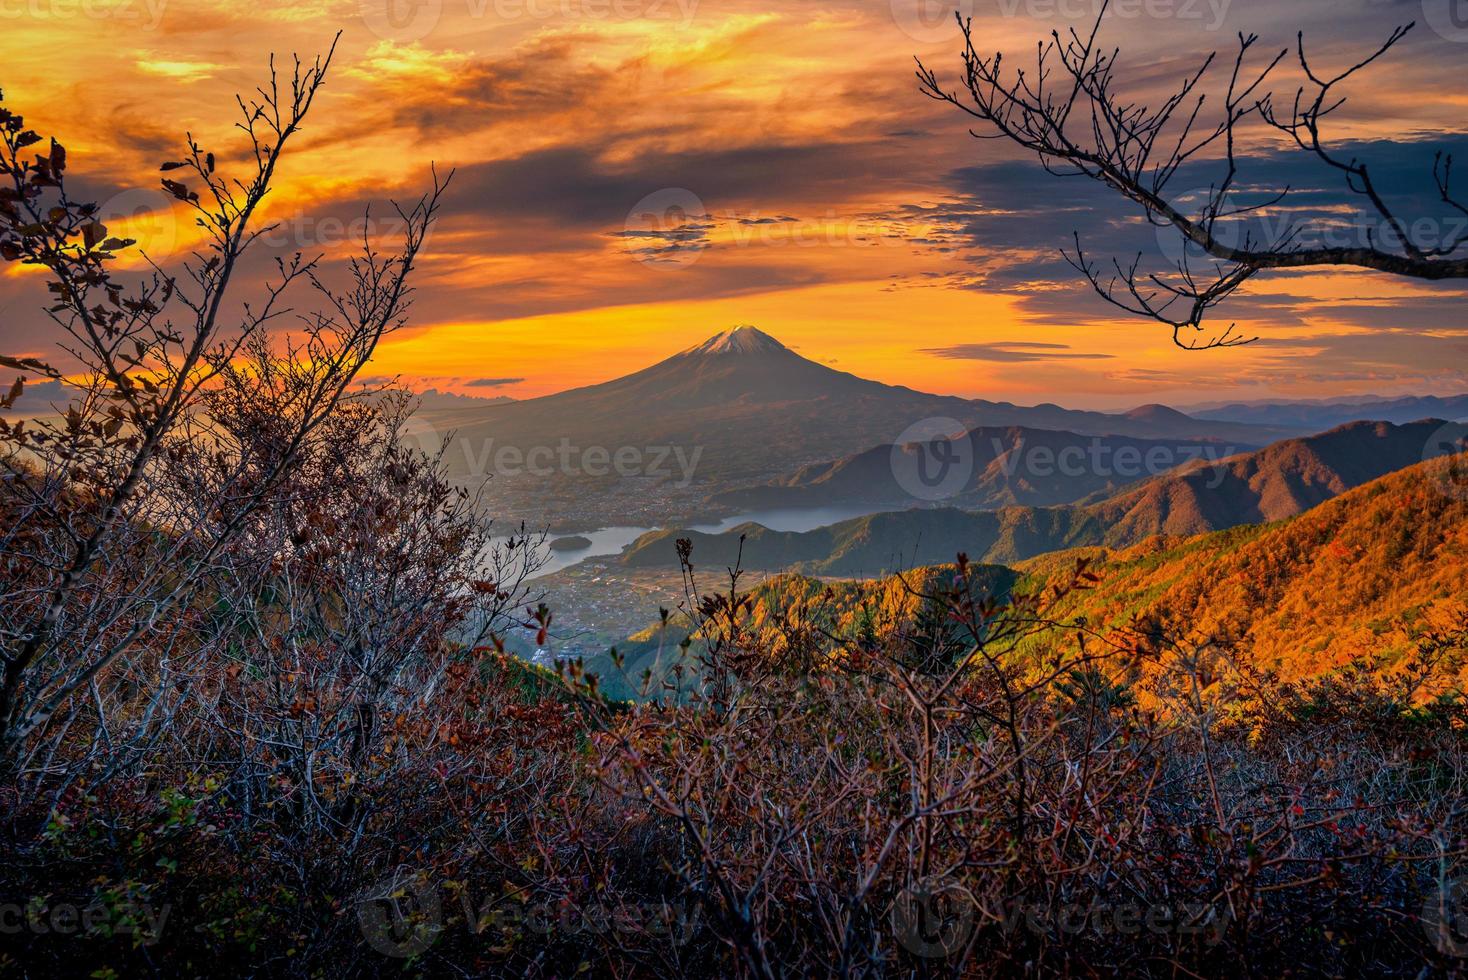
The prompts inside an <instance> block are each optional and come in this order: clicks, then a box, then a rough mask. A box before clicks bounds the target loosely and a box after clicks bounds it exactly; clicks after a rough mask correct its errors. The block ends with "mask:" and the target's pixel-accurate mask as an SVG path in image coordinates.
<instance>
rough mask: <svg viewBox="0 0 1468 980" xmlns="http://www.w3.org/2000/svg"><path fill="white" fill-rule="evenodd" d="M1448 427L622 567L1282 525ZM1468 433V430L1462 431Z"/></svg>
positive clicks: (663, 549)
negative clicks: (1075, 499) (1023, 502)
mask: <svg viewBox="0 0 1468 980" xmlns="http://www.w3.org/2000/svg"><path fill="white" fill-rule="evenodd" d="M1443 425H1444V423H1443V422H1441V421H1439V420H1427V421H1421V422H1414V423H1410V424H1407V425H1393V424H1391V423H1388V422H1357V423H1352V424H1349V425H1345V426H1341V427H1339V428H1336V429H1333V430H1331V431H1329V432H1325V433H1321V434H1319V435H1315V436H1309V437H1305V438H1298V439H1289V440H1284V441H1282V442H1279V443H1276V444H1273V445H1270V446H1268V447H1266V448H1264V449H1262V450H1258V451H1255V452H1252V453H1245V454H1241V455H1238V456H1234V457H1230V458H1228V459H1225V460H1221V461H1218V462H1211V463H1210V462H1197V463H1194V464H1191V465H1190V466H1186V467H1184V468H1183V469H1181V470H1180V471H1178V472H1175V473H1170V474H1164V475H1162V476H1157V477H1152V478H1149V479H1146V480H1143V481H1140V482H1138V483H1135V484H1133V485H1131V486H1129V487H1126V488H1123V489H1121V490H1120V491H1117V492H1110V493H1103V494H1098V495H1096V496H1095V497H1093V498H1091V499H1088V500H1086V501H1083V502H1081V503H1079V504H1076V505H1070V506H1060V507H1006V508H1001V509H999V510H990V511H978V512H975V511H966V510H959V509H956V508H951V507H945V508H939V509H913V510H905V511H899V512H888V513H879V514H872V515H869V516H866V517H860V518H856V519H853V520H848V521H842V522H840V523H837V524H832V525H830V526H828V527H822V528H817V529H815V530H813V531H806V532H776V531H770V530H769V529H767V528H764V527H761V526H759V525H757V524H746V525H743V526H740V527H737V528H734V529H732V530H730V531H726V532H724V533H722V534H707V533H701V532H696V531H688V530H664V531H654V532H650V533H648V534H645V535H643V536H642V537H640V538H638V539H637V541H635V542H633V544H632V545H631V546H629V547H628V549H627V550H626V551H625V552H624V553H623V555H622V557H621V561H622V563H623V564H625V565H629V566H636V567H675V566H676V561H677V559H676V557H675V555H674V548H673V545H674V541H675V540H676V539H677V538H680V537H682V538H688V539H690V540H691V541H692V542H693V560H694V562H695V564H696V565H702V566H703V567H705V568H708V567H721V566H725V565H729V564H732V563H733V562H734V561H735V559H736V557H737V556H739V554H740V540H739V539H740V536H741V535H742V536H743V537H744V542H743V551H742V558H741V559H740V560H741V561H742V563H743V565H744V567H746V568H751V569H763V570H781V569H790V570H796V571H802V572H806V573H809V574H816V575H867V576H870V575H878V574H882V573H884V572H889V571H894V570H898V569H901V568H908V567H915V566H921V565H931V564H937V563H941V562H945V561H951V560H952V559H953V557H954V555H955V554H956V553H957V552H959V551H963V552H966V553H967V554H968V555H969V557H970V558H972V559H973V560H975V561H986V562H1000V563H1008V562H1014V561H1018V560H1022V559H1025V558H1030V557H1033V556H1036V555H1040V554H1043V553H1045V552H1049V551H1055V550H1059V549H1064V548H1074V547H1079V546H1086V545H1105V546H1109V547H1127V546H1130V545H1133V544H1136V543H1137V542H1139V541H1142V540H1145V539H1147V538H1149V537H1152V536H1156V535H1169V536H1184V535H1194V534H1199V533H1203V532H1207V531H1214V530H1219V529H1223V528H1229V527H1235V526H1238V525H1241V524H1255V523H1262V522H1268V521H1277V520H1281V519H1283V518H1287V517H1291V516H1293V515H1296V514H1299V513H1301V512H1303V511H1305V510H1307V509H1309V508H1311V507H1314V506H1316V505H1318V504H1320V503H1322V502H1324V501H1327V500H1330V499H1331V498H1333V497H1336V496H1338V495H1340V494H1342V493H1344V492H1346V491H1348V490H1350V489H1352V488H1354V487H1358V486H1361V485H1363V484H1365V483H1367V482H1370V481H1371V480H1374V479H1377V478H1379V477H1381V476H1384V475H1386V474H1388V473H1392V472H1394V471H1397V470H1400V469H1403V468H1404V467H1408V466H1411V465H1413V464H1415V463H1420V462H1421V461H1422V460H1423V459H1424V458H1425V457H1433V456H1438V455H1442V454H1444V453H1445V452H1447V451H1448V449H1449V447H1450V445H1452V441H1451V440H1450V439H1446V438H1441V436H1442V427H1443ZM1454 431H1456V432H1458V438H1460V439H1461V438H1464V437H1465V436H1468V426H1465V427H1460V429H1457V430H1454Z"/></svg>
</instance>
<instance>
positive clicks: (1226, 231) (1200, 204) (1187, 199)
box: [1154, 187, 1269, 268]
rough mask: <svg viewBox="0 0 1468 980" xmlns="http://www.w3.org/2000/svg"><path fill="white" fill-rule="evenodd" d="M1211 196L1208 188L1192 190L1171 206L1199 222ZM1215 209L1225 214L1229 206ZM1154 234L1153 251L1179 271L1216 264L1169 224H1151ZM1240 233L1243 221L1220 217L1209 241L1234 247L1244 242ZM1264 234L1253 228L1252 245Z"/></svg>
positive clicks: (1202, 250) (1242, 230) (1201, 249)
mask: <svg viewBox="0 0 1468 980" xmlns="http://www.w3.org/2000/svg"><path fill="white" fill-rule="evenodd" d="M1213 194H1214V189H1213V188H1211V187H1196V188H1194V189H1193V190H1190V191H1187V192H1186V193H1183V194H1179V195H1178V196H1177V197H1174V198H1173V199H1172V205H1173V207H1175V208H1177V209H1178V210H1179V211H1181V212H1182V213H1183V215H1185V216H1186V217H1188V218H1189V219H1191V220H1193V221H1199V220H1201V219H1202V217H1203V212H1204V210H1205V209H1206V208H1207V207H1208V205H1209V202H1210V201H1211V200H1212V197H1213ZM1219 210H1220V211H1221V212H1223V213H1225V214H1227V213H1228V212H1229V211H1230V210H1232V206H1231V205H1230V204H1229V203H1228V202H1225V203H1224V205H1223V206H1222V207H1221V208H1220V209H1219ZM1157 221H1162V219H1161V218H1158V219H1157ZM1154 231H1155V232H1156V237H1157V249H1158V251H1160V252H1161V253H1162V257H1163V258H1165V259H1167V261H1169V262H1171V263H1172V264H1173V265H1175V266H1177V267H1179V268H1182V267H1184V266H1185V265H1186V266H1188V267H1191V268H1197V267H1199V266H1200V265H1206V264H1207V263H1210V262H1217V261H1220V260H1219V259H1217V258H1215V257H1214V256H1213V254H1212V253H1211V252H1209V251H1208V250H1207V249H1205V248H1203V246H1201V245H1199V244H1197V243H1196V242H1194V241H1193V240H1192V239H1191V238H1188V237H1186V236H1185V235H1184V234H1183V233H1182V232H1181V231H1179V230H1178V228H1177V227H1176V226H1175V225H1173V224H1172V223H1171V222H1163V223H1161V224H1157V223H1156V222H1154ZM1244 231H1245V220H1244V219H1243V218H1240V217H1233V218H1223V219H1221V220H1219V221H1217V222H1215V223H1214V225H1213V238H1214V240H1215V241H1217V242H1218V243H1219V244H1220V245H1223V246H1225V247H1227V248H1238V247H1240V246H1241V245H1243V243H1244ZM1268 231H1269V229H1267V228H1260V229H1255V235H1254V237H1255V238H1256V239H1261V241H1260V242H1257V243H1256V244H1261V243H1263V241H1262V237H1261V236H1264V237H1267V234H1268Z"/></svg>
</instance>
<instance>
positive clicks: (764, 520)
mask: <svg viewBox="0 0 1468 980" xmlns="http://www.w3.org/2000/svg"><path fill="white" fill-rule="evenodd" d="M872 512H873V511H872V509H871V508H870V507H800V508H789V507H788V508H783V509H776V510H755V511H749V512H747V513H743V514H735V515H733V516H731V517H725V518H723V519H722V520H719V521H715V522H713V523H704V524H684V525H680V527H687V528H690V529H691V530H694V531H704V532H706V533H709V534H719V533H721V532H723V531H728V530H730V529H731V528H735V527H738V526H739V525H740V524H748V523H751V522H753V523H755V524H760V525H763V526H764V527H767V528H769V529H770V530H771V531H811V530H814V529H815V528H818V527H825V526H826V525H827V524H835V523H837V522H839V521H848V520H851V519H852V518H853V517H864V516H865V515H867V514H870V513H872ZM655 530H657V528H652V527H604V528H599V529H598V530H595V531H577V532H575V534H574V535H573V534H552V535H549V536H548V537H547V538H546V545H545V547H544V551H545V554H546V556H547V560H546V563H545V565H544V566H543V567H541V568H540V569H538V570H537V571H536V573H535V574H534V575H533V576H531V578H539V577H540V576H542V575H549V574H551V573H552V572H559V571H560V570H561V569H563V568H569V567H570V566H572V565H574V564H576V563H577V562H580V561H585V560H586V559H587V558H599V557H605V556H608V555H619V554H621V553H622V549H623V548H625V547H627V546H628V545H629V544H631V543H632V542H633V541H636V540H637V539H638V538H639V537H641V536H642V535H644V534H646V533H647V532H648V531H655ZM569 537H583V538H587V539H589V540H590V541H591V544H589V545H587V546H586V547H584V548H577V549H575V550H573V551H551V550H550V548H549V544H550V542H551V541H555V540H558V539H560V538H569ZM495 540H496V541H501V540H503V538H496V539H495Z"/></svg>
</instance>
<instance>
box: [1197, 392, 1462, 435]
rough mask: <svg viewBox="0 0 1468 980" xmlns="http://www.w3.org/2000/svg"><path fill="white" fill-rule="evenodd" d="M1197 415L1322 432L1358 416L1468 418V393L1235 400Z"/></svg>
mask: <svg viewBox="0 0 1468 980" xmlns="http://www.w3.org/2000/svg"><path fill="white" fill-rule="evenodd" d="M1191 415H1192V417H1193V418H1198V419H1210V420H1217V421H1222V422H1243V423H1247V424H1249V425H1266V426H1277V427H1284V428H1300V429H1308V430H1310V431H1312V432H1318V431H1320V430H1322V429H1328V428H1331V427H1332V426H1336V425H1342V424H1344V423H1346V422H1352V421H1355V420H1356V419H1380V420H1381V421H1384V422H1415V421H1416V420H1418V419H1433V418H1436V419H1451V420H1453V421H1463V420H1464V419H1468V394H1465V395H1449V396H1447V397H1439V396H1437V395H1421V396H1414V397H1410V398H1332V399H1329V400H1324V401H1280V402H1235V403H1232V404H1227V405H1210V406H1207V407H1200V408H1197V409H1194V410H1192V411H1191Z"/></svg>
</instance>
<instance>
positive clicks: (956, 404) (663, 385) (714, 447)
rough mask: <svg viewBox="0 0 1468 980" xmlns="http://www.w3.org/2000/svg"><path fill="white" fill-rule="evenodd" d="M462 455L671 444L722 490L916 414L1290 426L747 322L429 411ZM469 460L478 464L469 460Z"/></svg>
mask: <svg viewBox="0 0 1468 980" xmlns="http://www.w3.org/2000/svg"><path fill="white" fill-rule="evenodd" d="M423 416H424V420H425V421H426V422H427V423H428V424H430V425H431V426H432V427H433V428H434V429H435V430H438V431H440V432H444V431H448V430H454V431H455V432H456V433H457V436H458V440H459V442H460V443H461V444H462V445H463V446H464V447H465V451H464V452H453V451H451V452H450V453H449V460H448V462H449V465H450V467H451V472H454V473H456V474H459V473H465V472H471V471H473V470H474V468H475V466H476V465H480V466H482V464H483V455H484V450H485V448H486V447H490V446H514V447H517V448H520V449H521V450H529V449H530V448H533V447H536V446H548V447H552V448H554V447H557V446H559V445H561V444H562V442H563V440H564V441H567V442H569V444H570V445H572V446H575V447H579V448H585V447H589V446H601V447H606V448H607V449H609V450H611V451H612V452H615V451H616V449H617V448H618V447H623V446H631V447H638V448H647V447H652V446H678V447H683V448H684V449H686V450H687V451H689V452H690V453H691V452H692V450H694V449H695V448H697V449H701V456H700V462H699V465H698V469H697V474H696V479H697V480H699V481H700V482H701V483H704V484H708V483H715V484H721V485H722V486H721V488H722V487H727V486H728V484H729V483H731V482H737V481H739V480H744V481H746V482H747V481H750V480H766V479H769V478H770V477H771V476H774V475H777V474H780V473H785V472H789V471H791V470H793V469H795V468H797V467H799V466H801V465H804V464H806V463H811V462H816V461H820V460H830V459H838V458H840V457H842V456H846V455H850V454H853V453H858V452H862V451H864V450H867V449H870V448H871V447H873V446H880V445H883V444H890V443H892V442H893V441H894V440H896V439H897V438H898V437H899V436H900V434H901V433H902V432H903V431H904V430H905V429H907V428H908V427H909V426H910V425H912V424H913V423H915V422H918V421H920V420H924V419H932V418H950V419H953V420H955V421H956V422H957V423H959V426H960V427H979V426H983V427H1011V426H1015V427H1025V428H1030V429H1052V430H1064V431H1067V432H1072V433H1077V434H1080V435H1100V436H1125V437H1128V438H1134V439H1170V440H1184V439H1186V440H1194V441H1208V442H1214V443H1218V444H1220V445H1232V446H1235V447H1239V446H1261V445H1264V444H1266V443H1268V442H1271V441H1273V440H1274V439H1277V438H1280V437H1281V436H1284V435H1293V434H1298V433H1297V432H1295V431H1292V430H1288V431H1287V430H1279V429H1275V428H1271V427H1267V426H1256V425H1250V424H1240V423H1236V422H1204V421H1199V420H1197V419H1194V418H1191V417H1189V416H1187V415H1184V414H1182V413H1180V412H1175V411H1172V410H1171V409H1167V408H1165V407H1163V406H1146V407H1144V408H1143V409H1139V410H1137V411H1134V412H1131V413H1127V414H1124V415H1109V414H1106V413H1102V412H1086V411H1072V410H1069V409H1064V408H1061V407H1059V406H1058V405H1048V404H1046V405H1037V406H1034V407H1021V406H1017V405H1013V404H1010V403H1008V402H992V401H985V400H978V399H975V400H971V399H966V398H957V397H953V396H947V395H932V394H927V393H924V392H920V391H915V390H913V389H911V388H906V387H901V386H896V385H887V384H882V383H879V382H876V381H869V380H866V379H864V378H859V377H857V376H856V375H853V374H848V373H846V372H844V371H837V370H834V369H832V368H829V367H826V366H825V365H823V364H818V363H816V362H815V361H811V360H808V359H806V358H804V357H801V356H800V355H799V354H796V353H795V352H794V351H792V350H790V349H789V348H787V347H785V346H784V345H783V344H781V343H780V342H779V341H777V340H776V339H775V338H773V337H771V336H769V335H768V334H766V333H763V332H761V331H759V330H756V329H755V328H753V327H740V328H737V329H735V330H730V331H725V332H723V333H720V334H717V335H716V336H714V337H711V338H709V339H708V340H707V341H705V342H704V343H702V344H699V345H697V346H695V347H691V348H689V349H688V350H685V351H683V352H681V353H678V354H675V355H674V356H672V357H669V358H667V359H666V360H663V361H660V362H658V363H657V364H654V365H652V366H651V367H649V368H645V369H644V370H641V371H638V372H636V373H635V374H630V375H627V376H625V377H622V378H617V379H615V380H613V381H608V382H605V383H603V384H597V385H590V386H587V387H583V388H575V389H572V390H569V391H563V392H559V393H557V394H554V395H547V396H544V397H541V398H530V399H524V400H521V401H513V402H508V403H505V404H501V405H490V406H469V407H462V408H461V407H445V408H437V409H425V410H424V412H423ZM476 461H478V462H477V464H476Z"/></svg>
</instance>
